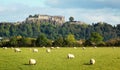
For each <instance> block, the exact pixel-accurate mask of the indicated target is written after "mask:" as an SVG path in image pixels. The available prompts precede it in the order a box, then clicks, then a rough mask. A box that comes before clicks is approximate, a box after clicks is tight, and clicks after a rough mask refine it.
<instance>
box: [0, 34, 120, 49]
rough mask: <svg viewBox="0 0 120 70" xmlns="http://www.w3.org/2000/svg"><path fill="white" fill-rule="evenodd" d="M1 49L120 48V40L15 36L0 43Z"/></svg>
mask: <svg viewBox="0 0 120 70" xmlns="http://www.w3.org/2000/svg"><path fill="white" fill-rule="evenodd" d="M0 46H1V47H51V46H53V47H83V46H85V47H88V46H93V47H95V46H98V47H104V46H105V47H111V46H116V47H119V46H120V39H111V40H109V41H106V42H104V41H103V37H102V36H101V35H100V34H99V33H97V32H93V33H91V37H90V38H89V39H88V40H76V39H75V37H74V35H72V34H69V35H67V36H66V38H63V37H62V36H61V37H58V38H57V39H55V40H50V39H48V38H47V37H46V35H45V34H41V35H39V36H38V37H37V38H29V37H22V36H16V37H11V38H10V39H9V40H8V39H4V40H2V41H1V42H0Z"/></svg>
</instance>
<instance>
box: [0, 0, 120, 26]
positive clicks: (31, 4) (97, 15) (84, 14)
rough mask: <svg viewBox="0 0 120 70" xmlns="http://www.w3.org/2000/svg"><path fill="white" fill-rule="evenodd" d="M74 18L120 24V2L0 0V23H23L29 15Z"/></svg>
mask: <svg viewBox="0 0 120 70" xmlns="http://www.w3.org/2000/svg"><path fill="white" fill-rule="evenodd" d="M30 14H31V15H34V14H47V15H61V16H65V18H66V20H68V18H69V17H70V16H73V17H74V19H75V20H78V21H83V22H86V23H88V24H91V23H96V22H100V21H102V22H107V23H109V24H112V25H116V24H120V0H0V22H4V21H5V22H16V21H23V20H25V18H26V17H28V16H29V15H30Z"/></svg>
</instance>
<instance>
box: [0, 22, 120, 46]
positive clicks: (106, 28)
mask: <svg viewBox="0 0 120 70" xmlns="http://www.w3.org/2000/svg"><path fill="white" fill-rule="evenodd" d="M71 22H72V21H71ZM71 22H66V23H64V24H63V25H54V24H51V23H39V22H38V23H22V24H13V23H0V37H2V38H3V39H4V38H7V39H9V40H11V39H12V38H13V37H17V36H21V37H22V38H20V39H17V42H18V43H19V42H21V43H22V41H23V39H25V40H26V38H27V39H28V38H30V40H31V39H33V40H32V41H31V43H32V45H31V46H37V44H36V43H34V42H35V41H37V38H38V36H39V35H41V34H44V35H45V37H46V38H47V39H48V40H50V41H49V42H51V41H54V42H55V41H56V40H57V39H59V38H60V37H62V38H63V43H66V38H67V36H68V35H69V34H72V35H74V37H75V40H76V41H79V40H83V42H84V43H85V44H86V45H87V44H88V45H91V43H90V40H89V39H90V38H91V34H92V33H93V32H97V33H99V34H100V35H101V36H102V37H103V40H102V41H104V43H102V44H101V45H105V46H106V45H107V44H108V43H113V42H111V41H113V40H114V44H111V45H116V44H117V45H119V44H118V43H116V42H119V38H120V24H118V25H116V26H112V25H110V24H107V23H104V22H99V23H93V24H92V25H88V24H71ZM72 23H73V22H72ZM86 41H87V42H88V43H86ZM9 42H10V41H9ZM26 42H27V41H26ZM7 43H8V42H7ZM63 43H62V44H63ZM3 44H4V43H2V45H3ZM8 44H9V45H11V44H10V43H8ZM19 44H20V43H19ZM85 44H84V45H85ZM4 45H5V44H4ZM49 45H51V46H53V45H55V44H54V43H53V42H52V44H50V43H49ZM66 45H67V44H64V45H62V46H66ZM74 45H75V44H74ZM82 45H83V44H82ZM86 45H85V46H86ZM92 45H93V44H92ZM99 45H100V44H99ZM11 46H12V45H11ZM17 46H26V45H22V44H20V45H17ZM39 46H41V45H39ZM45 46H47V45H45ZM57 46H61V45H57ZM107 46H109V44H108V45H107Z"/></svg>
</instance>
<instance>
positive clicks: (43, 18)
mask: <svg viewBox="0 0 120 70" xmlns="http://www.w3.org/2000/svg"><path fill="white" fill-rule="evenodd" d="M25 22H27V23H36V22H40V23H43V22H48V23H53V24H60V25H62V24H63V23H64V22H65V17H64V16H50V15H39V14H38V15H34V16H32V15H29V17H28V18H26V20H25Z"/></svg>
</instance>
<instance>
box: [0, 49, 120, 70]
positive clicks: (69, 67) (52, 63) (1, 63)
mask: <svg viewBox="0 0 120 70" xmlns="http://www.w3.org/2000/svg"><path fill="white" fill-rule="evenodd" d="M38 49H39V52H38V53H33V52H32V50H30V48H21V50H22V52H19V53H16V52H14V50H13V49H11V48H8V49H3V48H0V70H120V48H96V49H95V48H92V47H91V48H90V47H89V48H86V49H85V50H83V49H82V48H77V49H74V48H59V49H56V48H54V49H52V50H51V53H47V52H46V48H38ZM68 53H72V54H74V55H75V58H74V59H68V58H67V54H68ZM30 58H33V59H36V61H37V64H36V65H29V59H30ZM91 58H94V59H95V60H96V63H95V64H94V65H90V64H89V60H90V59H91Z"/></svg>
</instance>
